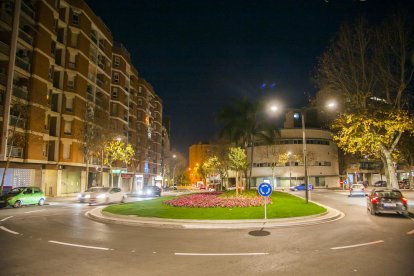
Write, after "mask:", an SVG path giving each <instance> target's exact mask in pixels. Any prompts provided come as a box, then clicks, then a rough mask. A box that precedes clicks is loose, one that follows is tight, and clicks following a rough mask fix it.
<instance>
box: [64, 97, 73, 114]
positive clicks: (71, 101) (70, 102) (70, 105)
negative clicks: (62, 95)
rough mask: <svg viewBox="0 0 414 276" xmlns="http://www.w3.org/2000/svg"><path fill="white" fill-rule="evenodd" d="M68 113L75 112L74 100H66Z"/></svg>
mask: <svg viewBox="0 0 414 276" xmlns="http://www.w3.org/2000/svg"><path fill="white" fill-rule="evenodd" d="M65 109H66V111H69V112H72V110H73V98H66V107H65Z"/></svg>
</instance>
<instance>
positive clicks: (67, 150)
mask: <svg viewBox="0 0 414 276" xmlns="http://www.w3.org/2000/svg"><path fill="white" fill-rule="evenodd" d="M69 158H70V144H63V159H69Z"/></svg>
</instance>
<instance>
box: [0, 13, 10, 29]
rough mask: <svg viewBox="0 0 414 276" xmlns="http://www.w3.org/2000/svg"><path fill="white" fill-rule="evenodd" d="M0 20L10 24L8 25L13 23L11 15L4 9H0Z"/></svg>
mask: <svg viewBox="0 0 414 276" xmlns="http://www.w3.org/2000/svg"><path fill="white" fill-rule="evenodd" d="M0 21H3V22H4V23H6V24H7V25H10V27H11V24H12V23H13V19H12V16H11V15H10V14H8V13H6V12H5V11H0Z"/></svg>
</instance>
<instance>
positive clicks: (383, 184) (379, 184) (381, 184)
mask: <svg viewBox="0 0 414 276" xmlns="http://www.w3.org/2000/svg"><path fill="white" fill-rule="evenodd" d="M374 187H387V181H385V180H378V181H376V182H375V183H374Z"/></svg>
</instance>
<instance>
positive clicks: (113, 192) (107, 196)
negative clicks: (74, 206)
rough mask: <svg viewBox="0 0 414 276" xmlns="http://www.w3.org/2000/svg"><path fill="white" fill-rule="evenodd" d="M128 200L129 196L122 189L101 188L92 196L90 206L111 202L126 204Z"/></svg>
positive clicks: (94, 191)
mask: <svg viewBox="0 0 414 276" xmlns="http://www.w3.org/2000/svg"><path fill="white" fill-rule="evenodd" d="M126 199H127V195H126V194H125V193H124V192H123V191H122V190H121V188H116V187H100V188H99V189H96V190H93V192H92V193H91V194H90V198H89V204H95V203H111V202H121V203H124V202H125V201H126Z"/></svg>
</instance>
